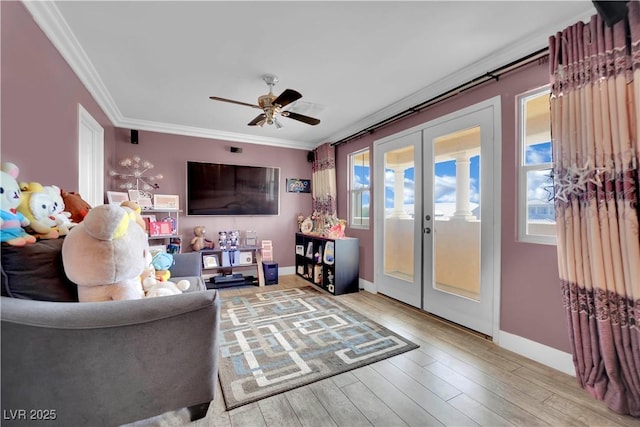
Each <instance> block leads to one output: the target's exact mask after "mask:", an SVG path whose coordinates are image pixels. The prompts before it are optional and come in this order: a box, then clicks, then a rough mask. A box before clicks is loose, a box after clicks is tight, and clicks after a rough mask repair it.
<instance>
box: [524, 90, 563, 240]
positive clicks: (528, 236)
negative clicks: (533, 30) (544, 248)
mask: <svg viewBox="0 0 640 427" xmlns="http://www.w3.org/2000/svg"><path fill="white" fill-rule="evenodd" d="M544 92H549V86H548V85H546V86H543V87H540V88H538V89H534V90H531V91H528V92H525V93H523V94H521V95H518V96H517V97H516V106H517V108H518V116H517V117H518V212H517V215H518V241H519V242H523V243H536V244H541V245H554V246H555V245H556V244H557V240H556V236H543V235H540V234H529V233H528V232H527V213H528V204H527V192H528V191H527V173H528V172H531V171H536V170H545V169H553V163H539V164H535V165H526V164H525V155H526V150H525V146H524V133H525V128H524V123H525V117H524V113H525V112H524V108H522V107H523V105H524V102H525V101H526V100H527V99H529V98H533V97H535V96H538V95H540V94H541V93H544Z"/></svg>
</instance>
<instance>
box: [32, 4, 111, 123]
mask: <svg viewBox="0 0 640 427" xmlns="http://www.w3.org/2000/svg"><path fill="white" fill-rule="evenodd" d="M22 3H23V4H24V6H25V7H26V8H27V10H28V11H29V13H30V14H31V16H32V17H33V19H34V21H35V22H36V24H38V26H39V27H40V29H41V30H42V31H43V32H44V34H45V35H46V36H47V37H48V38H49V40H50V41H51V43H52V44H53V46H54V47H55V48H56V49H57V50H58V52H60V55H62V57H63V58H64V60H65V61H67V64H69V66H70V67H71V69H72V70H73V72H74V73H75V74H76V76H78V78H79V79H80V81H81V82H82V84H83V85H84V86H85V88H86V89H87V90H88V91H89V93H90V94H91V95H92V96H93V99H95V101H96V102H97V103H98V105H99V106H100V108H102V110H103V111H104V113H105V114H106V115H107V117H108V118H109V120H111V123H113V124H114V126H116V125H117V124H118V123H119V122H120V121H121V120H122V113H121V112H120V109H119V108H118V106H117V105H116V103H115V101H114V100H113V98H112V97H111V94H110V93H109V91H108V90H107V87H106V86H105V84H104V82H103V81H102V79H101V78H100V76H99V75H98V72H97V71H96V69H95V68H94V66H93V64H92V63H91V61H90V60H89V56H88V55H87V53H86V52H85V51H84V49H82V46H81V45H80V42H78V39H77V38H76V36H75V35H74V34H73V32H72V31H71V28H70V27H69V25H68V24H67V21H65V19H64V18H63V16H62V14H61V13H60V10H59V9H58V7H57V6H56V4H55V3H54V2H50V1H27V0H23V1H22Z"/></svg>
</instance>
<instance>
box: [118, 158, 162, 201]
mask: <svg viewBox="0 0 640 427" xmlns="http://www.w3.org/2000/svg"><path fill="white" fill-rule="evenodd" d="M120 166H122V167H123V168H125V169H126V171H125V172H117V171H114V170H112V171H110V172H109V176H113V177H116V178H118V179H122V180H123V181H124V182H122V183H120V184H119V185H118V187H119V188H121V189H123V190H137V191H138V192H139V193H140V194H141V195H142V196H144V197H150V196H151V193H149V191H150V190H153V189H158V188H160V186H159V185H158V184H157V183H156V182H155V181H159V180H161V179H162V174H156V175H151V174H149V173H148V172H149V171H150V170H151V169H153V164H152V163H151V162H148V161H146V160H145V161H142V160H141V159H140V157H138V156H133V157H130V158H129V157H127V158H125V159H123V160H121V161H120Z"/></svg>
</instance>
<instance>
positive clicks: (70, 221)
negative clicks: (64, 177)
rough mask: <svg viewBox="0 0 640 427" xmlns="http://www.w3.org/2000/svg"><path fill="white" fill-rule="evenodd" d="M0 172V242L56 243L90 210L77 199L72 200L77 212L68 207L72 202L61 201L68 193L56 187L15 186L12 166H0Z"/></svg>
mask: <svg viewBox="0 0 640 427" xmlns="http://www.w3.org/2000/svg"><path fill="white" fill-rule="evenodd" d="M1 170H2V172H1V174H0V186H1V187H2V193H1V196H0V197H1V201H0V215H1V218H2V223H0V228H1V232H0V242H4V243H7V244H9V245H13V246H23V245H26V244H29V243H34V242H35V241H36V240H38V239H57V238H58V237H60V236H64V235H66V234H67V233H68V232H69V230H70V229H71V228H72V227H74V226H75V225H77V224H78V223H79V222H81V221H82V219H83V218H84V215H86V212H88V211H89V209H91V206H89V205H88V204H87V203H86V202H85V201H84V200H82V198H81V197H80V196H79V195H76V197H75V199H76V200H75V204H76V205H78V206H79V205H82V207H81V208H80V210H79V209H77V208H76V207H75V206H72V205H73V203H74V198H73V197H68V198H66V197H65V194H66V195H70V194H71V193H67V192H66V191H64V190H61V189H60V187H58V186H55V185H42V184H40V183H39V182H20V183H19V182H18V181H17V177H18V173H19V168H18V166H16V165H15V164H13V163H10V162H5V163H2V166H1ZM65 199H67V200H68V202H65ZM78 199H79V200H80V201H81V202H79V201H78ZM80 212H84V213H80ZM74 217H75V219H74Z"/></svg>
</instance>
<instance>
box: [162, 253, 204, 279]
mask: <svg viewBox="0 0 640 427" xmlns="http://www.w3.org/2000/svg"><path fill="white" fill-rule="evenodd" d="M173 259H174V261H175V263H174V264H173V265H172V266H171V268H170V269H169V271H170V272H171V277H187V276H202V257H201V256H200V252H186V253H180V254H175V255H173Z"/></svg>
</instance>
